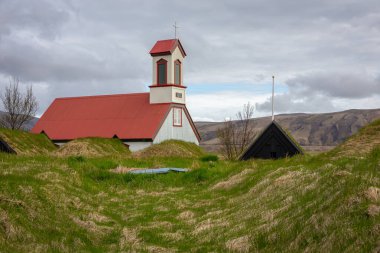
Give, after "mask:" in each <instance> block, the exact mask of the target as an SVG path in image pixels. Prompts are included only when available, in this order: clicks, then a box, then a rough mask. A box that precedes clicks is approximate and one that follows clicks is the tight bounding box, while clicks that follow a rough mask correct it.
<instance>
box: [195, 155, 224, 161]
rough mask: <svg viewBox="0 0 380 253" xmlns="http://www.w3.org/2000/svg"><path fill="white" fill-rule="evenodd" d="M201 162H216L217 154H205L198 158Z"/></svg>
mask: <svg viewBox="0 0 380 253" xmlns="http://www.w3.org/2000/svg"><path fill="white" fill-rule="evenodd" d="M200 160H201V161H202V162H217V161H218V160H219V157H218V156H217V155H205V156H202V157H201V158H200Z"/></svg>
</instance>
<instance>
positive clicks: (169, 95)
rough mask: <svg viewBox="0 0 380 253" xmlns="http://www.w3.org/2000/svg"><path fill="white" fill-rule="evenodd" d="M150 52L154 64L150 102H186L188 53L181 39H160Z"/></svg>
mask: <svg viewBox="0 0 380 253" xmlns="http://www.w3.org/2000/svg"><path fill="white" fill-rule="evenodd" d="M149 53H150V55H151V56H152V64H153V76H152V85H151V86H149V88H150V103H151V104H160V103H177V104H185V101H186V93H185V90H186V86H184V85H183V62H184V59H185V57H186V53H185V50H184V49H183V47H182V45H181V42H180V41H179V39H170V40H159V41H157V42H156V44H155V45H154V46H153V48H152V50H150V52H149Z"/></svg>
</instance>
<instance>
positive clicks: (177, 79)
mask: <svg viewBox="0 0 380 253" xmlns="http://www.w3.org/2000/svg"><path fill="white" fill-rule="evenodd" d="M174 84H178V85H181V62H180V61H179V60H176V61H175V62H174Z"/></svg>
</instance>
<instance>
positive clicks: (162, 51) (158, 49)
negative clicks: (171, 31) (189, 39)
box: [149, 39, 186, 57]
mask: <svg viewBox="0 0 380 253" xmlns="http://www.w3.org/2000/svg"><path fill="white" fill-rule="evenodd" d="M177 46H178V47H179V49H180V50H181V53H182V56H183V57H185V56H186V53H185V50H184V49H183V47H182V45H181V42H180V41H179V40H178V39H171V40H159V41H157V42H156V44H154V46H153V48H152V49H151V50H150V52H149V53H150V54H151V55H152V56H154V55H166V54H172V53H173V51H174V50H175V49H176V47H177Z"/></svg>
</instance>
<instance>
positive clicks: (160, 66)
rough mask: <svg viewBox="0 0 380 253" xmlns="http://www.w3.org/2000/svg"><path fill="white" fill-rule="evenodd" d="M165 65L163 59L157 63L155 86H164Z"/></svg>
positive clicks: (165, 79) (165, 76)
mask: <svg viewBox="0 0 380 253" xmlns="http://www.w3.org/2000/svg"><path fill="white" fill-rule="evenodd" d="M167 63H168V62H167V61H166V60H164V59H161V60H159V61H158V62H157V84H166V82H167Z"/></svg>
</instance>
